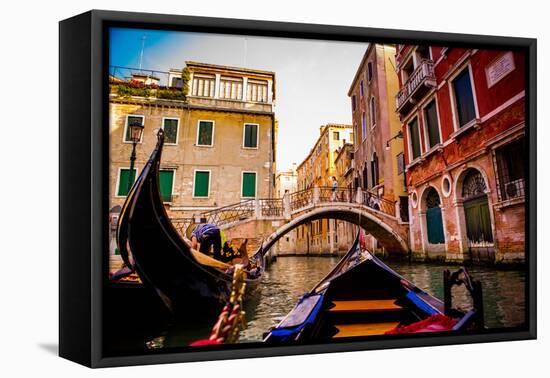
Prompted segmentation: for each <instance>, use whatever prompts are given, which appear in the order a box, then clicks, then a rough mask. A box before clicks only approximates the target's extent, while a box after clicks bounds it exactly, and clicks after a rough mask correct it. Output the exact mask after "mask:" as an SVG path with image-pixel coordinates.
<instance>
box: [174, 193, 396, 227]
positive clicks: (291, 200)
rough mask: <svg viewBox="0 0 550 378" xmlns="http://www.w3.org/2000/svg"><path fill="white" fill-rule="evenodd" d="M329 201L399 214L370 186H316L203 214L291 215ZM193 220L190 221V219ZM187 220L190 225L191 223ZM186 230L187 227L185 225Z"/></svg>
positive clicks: (222, 221) (219, 218)
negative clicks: (369, 189)
mask: <svg viewBox="0 0 550 378" xmlns="http://www.w3.org/2000/svg"><path fill="white" fill-rule="evenodd" d="M329 202H349V203H361V204H362V205H364V206H366V207H369V208H371V209H373V210H377V211H381V212H383V213H385V214H388V215H391V216H394V217H395V204H394V202H392V201H389V200H387V199H385V198H383V197H380V196H378V195H377V194H376V193H374V192H371V191H366V190H361V191H360V192H359V193H358V191H354V190H352V189H350V188H346V187H336V188H333V187H329V186H326V187H314V188H308V189H304V190H300V191H297V192H293V193H290V195H288V197H285V198H282V199H281V198H258V199H249V200H244V201H241V202H238V203H235V204H232V205H228V206H224V207H220V208H218V209H213V210H209V211H206V212H203V213H201V214H200V217H201V218H204V219H206V221H207V222H208V223H214V224H217V225H218V226H223V225H226V224H229V223H233V222H238V221H241V220H246V219H250V218H253V217H256V218H273V217H277V218H279V217H283V216H288V215H287V214H286V213H285V209H287V210H286V211H288V210H290V212H294V211H298V210H300V209H304V208H306V207H308V206H313V205H317V204H322V203H329ZM189 223H190V221H189ZM189 223H183V222H182V226H181V227H183V224H186V227H187V226H188V225H189ZM183 232H185V229H183Z"/></svg>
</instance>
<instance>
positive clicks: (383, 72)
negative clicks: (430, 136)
mask: <svg viewBox="0 0 550 378" xmlns="http://www.w3.org/2000/svg"><path fill="white" fill-rule="evenodd" d="M395 53H396V49H395V46H394V45H384V44H374V43H372V44H369V47H368V48H367V51H366V52H365V54H364V56H363V59H362V60H361V62H360V64H359V67H358V69H357V72H356V74H355V77H354V78H353V81H352V83H351V86H350V89H349V91H348V96H349V97H350V100H351V111H352V120H353V130H354V132H353V135H354V141H353V144H354V146H355V150H354V153H353V159H354V171H355V172H354V183H353V186H354V188H355V189H357V188H361V190H362V191H368V192H370V193H373V194H375V195H376V196H378V197H380V198H383V199H384V201H387V203H392V204H394V205H395V207H396V215H397V216H398V217H399V219H400V220H401V222H404V223H406V222H408V215H409V214H408V197H407V192H406V188H405V174H404V154H403V134H402V131H401V122H400V120H399V117H398V115H397V113H396V111H395V96H396V95H397V93H398V91H399V81H398V78H397V74H396V71H395V66H396V62H395ZM374 206H376V205H374ZM367 242H368V245H369V246H370V248H371V249H372V250H373V251H374V252H378V251H379V248H378V244H377V242H376V240H375V239H374V238H372V237H370V236H368V237H367Z"/></svg>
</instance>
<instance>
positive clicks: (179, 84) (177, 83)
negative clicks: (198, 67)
mask: <svg viewBox="0 0 550 378" xmlns="http://www.w3.org/2000/svg"><path fill="white" fill-rule="evenodd" d="M170 86H171V87H172V88H183V80H182V78H181V77H172V83H171V85H170Z"/></svg>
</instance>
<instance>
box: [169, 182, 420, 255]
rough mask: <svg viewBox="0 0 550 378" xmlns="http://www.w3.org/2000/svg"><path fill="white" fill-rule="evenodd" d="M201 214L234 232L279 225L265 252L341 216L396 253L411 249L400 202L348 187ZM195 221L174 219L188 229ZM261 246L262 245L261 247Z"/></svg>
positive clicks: (268, 234)
mask: <svg viewBox="0 0 550 378" xmlns="http://www.w3.org/2000/svg"><path fill="white" fill-rule="evenodd" d="M200 217H201V218H203V219H205V220H206V221H207V222H208V223H214V224H217V225H218V226H220V228H221V229H224V230H227V231H226V233H227V232H230V231H231V230H232V229H235V228H238V227H242V225H243V224H246V223H249V222H250V221H268V222H271V223H274V224H278V225H279V227H277V228H276V229H275V230H274V231H273V228H271V227H270V230H267V231H266V232H263V233H262V234H263V235H262V236H263V239H264V241H263V245H262V248H263V249H264V251H266V253H267V251H268V250H269V249H270V248H271V247H272V246H273V245H274V244H275V243H276V242H277V241H278V240H279V239H280V238H282V237H283V236H284V235H285V234H287V233H289V232H290V231H292V230H293V229H295V228H296V227H298V226H300V225H303V224H306V223H309V222H311V221H314V220H318V219H337V220H342V221H346V222H349V223H353V224H355V225H357V226H359V227H361V228H363V229H364V230H365V232H366V233H367V234H371V235H372V236H374V237H375V238H376V239H377V240H378V242H379V243H380V244H381V245H382V246H383V247H384V248H385V250H386V251H387V252H388V253H389V254H392V255H396V254H397V255H399V254H401V255H402V254H406V253H408V252H409V244H408V224H407V223H403V222H401V221H400V220H399V219H398V218H397V216H396V204H395V203H394V202H391V201H388V200H387V199H384V198H381V197H379V196H377V195H376V194H374V193H372V192H370V191H361V190H358V191H357V192H354V193H352V192H351V191H350V190H349V189H348V188H335V189H333V188H329V187H314V188H311V189H306V190H302V191H298V192H294V193H287V194H286V195H285V196H284V197H283V198H281V199H261V198H260V199H250V200H244V201H242V202H239V203H236V204H233V205H229V206H225V207H221V208H218V209H214V210H211V211H207V212H204V213H201V214H200ZM190 221H191V220H190V219H189V220H174V224H175V225H176V227H177V228H180V230H181V231H182V232H184V231H185V227H186V223H187V224H189V223H188V222H190ZM258 247H259V246H258Z"/></svg>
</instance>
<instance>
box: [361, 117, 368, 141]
mask: <svg viewBox="0 0 550 378" xmlns="http://www.w3.org/2000/svg"><path fill="white" fill-rule="evenodd" d="M361 131H362V132H363V140H365V138H366V137H367V113H365V112H363V117H362V118H361Z"/></svg>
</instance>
